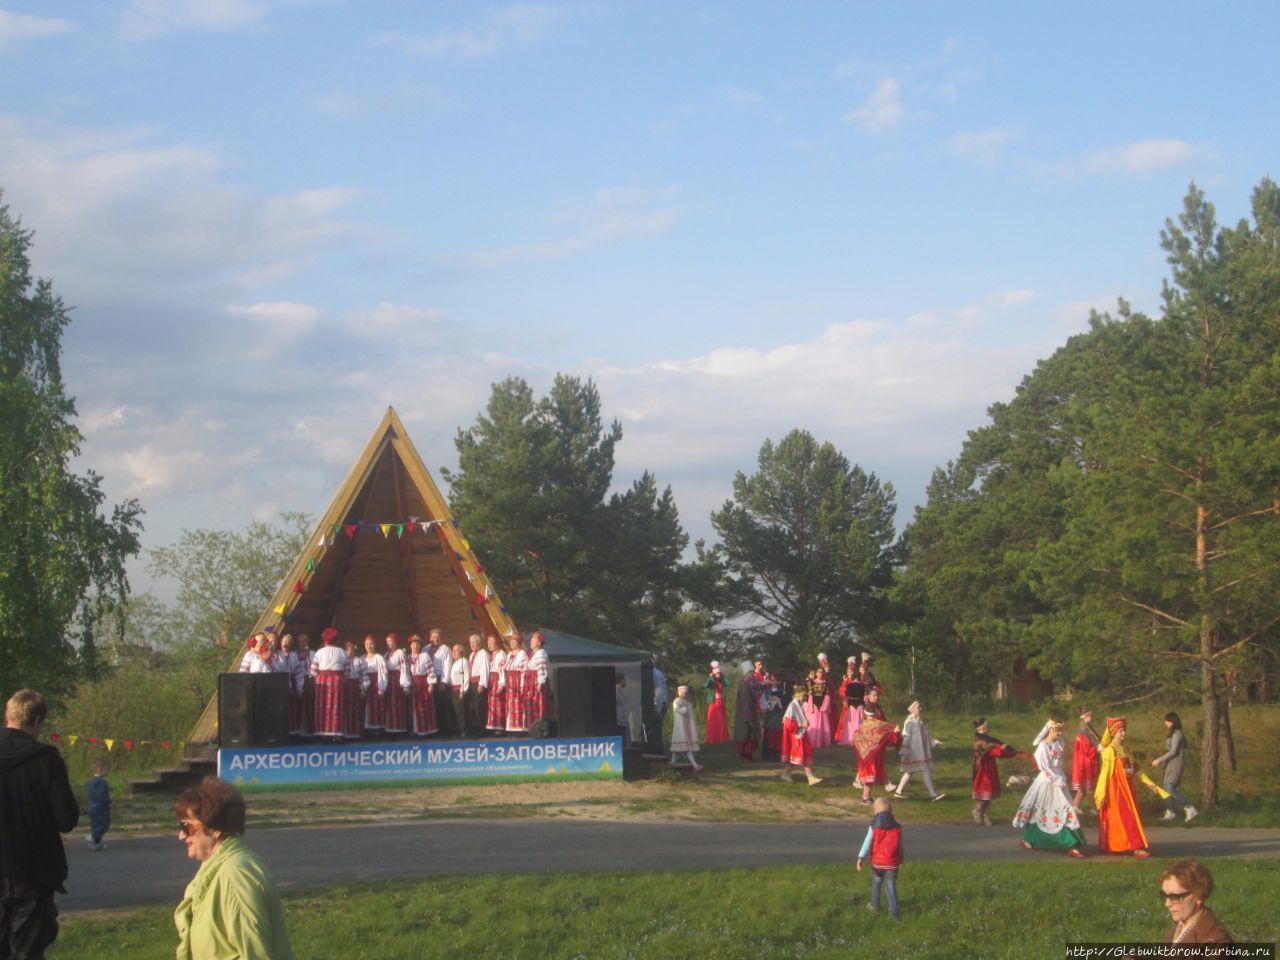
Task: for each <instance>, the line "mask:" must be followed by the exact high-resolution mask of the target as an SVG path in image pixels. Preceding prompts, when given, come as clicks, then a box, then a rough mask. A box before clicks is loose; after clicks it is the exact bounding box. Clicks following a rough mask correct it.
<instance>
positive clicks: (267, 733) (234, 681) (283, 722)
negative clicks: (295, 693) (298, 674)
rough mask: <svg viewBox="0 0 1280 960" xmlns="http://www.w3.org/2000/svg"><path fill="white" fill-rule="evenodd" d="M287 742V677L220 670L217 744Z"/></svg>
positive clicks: (258, 744) (262, 745) (270, 743)
mask: <svg viewBox="0 0 1280 960" xmlns="http://www.w3.org/2000/svg"><path fill="white" fill-rule="evenodd" d="M288 742H289V677H288V675H287V674H283V673H224V674H221V675H220V676H219V677H218V743H219V745H220V746H224V747H282V746H285V745H286V744H287V743H288Z"/></svg>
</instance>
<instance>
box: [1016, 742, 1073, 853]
mask: <svg viewBox="0 0 1280 960" xmlns="http://www.w3.org/2000/svg"><path fill="white" fill-rule="evenodd" d="M1035 743H1036V767H1037V768H1038V771H1039V772H1038V773H1037V774H1036V776H1035V779H1034V780H1032V781H1031V786H1030V787H1028V788H1027V792H1026V793H1025V794H1023V796H1022V803H1020V804H1019V805H1018V812H1017V813H1016V814H1015V815H1014V817H1013V826H1014V828H1015V829H1018V828H1021V830H1022V840H1021V841H1019V842H1020V843H1021V844H1022V846H1023V848H1024V849H1026V850H1053V851H1057V852H1065V853H1066V854H1067V855H1068V856H1072V857H1076V858H1079V859H1083V858H1084V849H1083V848H1084V845H1085V839H1084V831H1083V830H1081V829H1080V817H1079V814H1078V812H1077V811H1076V808H1075V807H1073V806H1072V805H1071V792H1070V790H1069V789H1068V787H1067V775H1066V774H1065V773H1063V771H1062V753H1063V748H1062V723H1061V722H1059V721H1057V720H1050V721H1049V722H1048V723H1046V724H1045V725H1044V729H1042V730H1041V731H1040V735H1039V736H1038V737H1036V740H1035Z"/></svg>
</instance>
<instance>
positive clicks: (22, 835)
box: [0, 690, 80, 960]
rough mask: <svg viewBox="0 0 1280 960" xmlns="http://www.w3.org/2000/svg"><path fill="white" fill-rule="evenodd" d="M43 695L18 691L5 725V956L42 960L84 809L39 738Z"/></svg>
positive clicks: (0, 958) (0, 809)
mask: <svg viewBox="0 0 1280 960" xmlns="http://www.w3.org/2000/svg"><path fill="white" fill-rule="evenodd" d="M46 713H47V708H46V707H45V702H44V697H42V696H41V695H40V694H38V693H36V692H35V691H34V690H19V691H18V692H17V693H15V694H14V695H13V696H12V697H10V698H9V702H8V703H6V704H5V707H4V722H5V728H4V730H2V731H0V960H40V958H41V957H43V956H44V951H45V949H46V948H47V947H48V946H49V944H51V943H53V941H54V940H55V939H57V936H58V908H57V907H56V906H55V905H54V902H53V895H54V893H55V892H56V893H66V892H67V891H66V889H65V888H64V887H63V881H65V880H66V879H67V856H66V854H65V853H64V852H63V849H62V838H61V837H60V836H58V834H59V833H60V832H61V833H68V832H70V831H71V830H74V829H75V826H76V822H77V821H78V820H79V819H80V808H79V806H77V804H76V798H75V795H74V794H73V793H72V792H71V782H70V780H69V779H68V778H67V765H66V764H65V763H63V762H62V755H61V754H60V753H58V751H57V750H55V749H54V748H53V747H51V746H48V745H47V744H42V743H40V742H39V740H38V739H37V738H38V737H39V736H40V728H41V727H42V726H43V725H44V718H45V714H46Z"/></svg>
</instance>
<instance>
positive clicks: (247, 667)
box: [239, 633, 264, 673]
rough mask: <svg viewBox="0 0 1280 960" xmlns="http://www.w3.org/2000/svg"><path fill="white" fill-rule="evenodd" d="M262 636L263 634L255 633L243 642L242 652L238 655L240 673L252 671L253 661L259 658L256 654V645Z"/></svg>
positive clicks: (260, 641)
mask: <svg viewBox="0 0 1280 960" xmlns="http://www.w3.org/2000/svg"><path fill="white" fill-rule="evenodd" d="M263 636H264V634H261V633H255V634H254V635H253V636H252V637H250V638H249V639H248V640H246V641H245V642H244V654H243V655H241V657H240V670H239V672H240V673H252V672H253V661H254V660H260V659H261V657H259V656H258V645H259V644H260V643H262V638H263Z"/></svg>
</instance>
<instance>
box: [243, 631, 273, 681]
mask: <svg viewBox="0 0 1280 960" xmlns="http://www.w3.org/2000/svg"><path fill="white" fill-rule="evenodd" d="M261 636H262V639H261V640H259V641H258V653H257V655H256V656H254V657H252V658H251V659H250V660H249V672H250V673H275V672H276V657H275V654H274V653H273V652H272V650H271V639H270V638H269V637H268V636H267V635H266V634H261Z"/></svg>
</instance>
